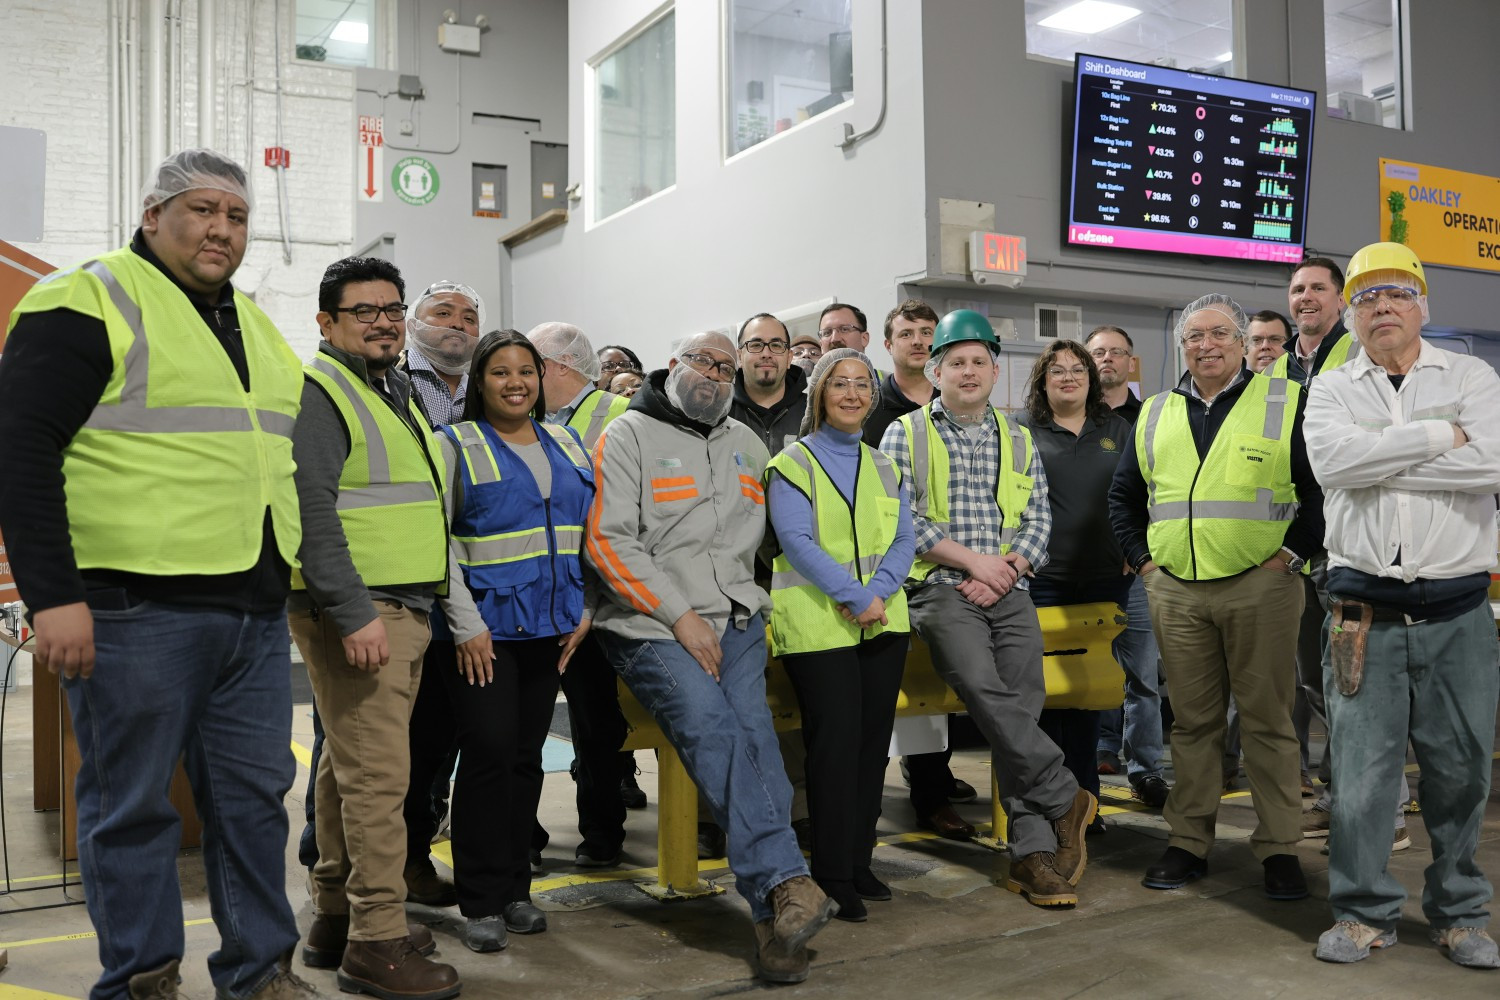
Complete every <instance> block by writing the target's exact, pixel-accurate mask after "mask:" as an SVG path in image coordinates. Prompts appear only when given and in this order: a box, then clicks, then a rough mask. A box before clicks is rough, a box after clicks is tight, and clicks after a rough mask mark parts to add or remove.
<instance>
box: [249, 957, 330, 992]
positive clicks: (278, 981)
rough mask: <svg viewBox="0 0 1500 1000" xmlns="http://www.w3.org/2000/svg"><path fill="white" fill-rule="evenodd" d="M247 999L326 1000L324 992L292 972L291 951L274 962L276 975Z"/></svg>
mask: <svg viewBox="0 0 1500 1000" xmlns="http://www.w3.org/2000/svg"><path fill="white" fill-rule="evenodd" d="M247 1000H327V994H326V993H319V992H318V989H317V987H315V986H313V984H312V983H309V982H308V981H307V980H305V979H303V978H301V977H299V976H298V975H296V974H295V973H294V972H292V953H291V952H290V951H288V952H287V953H286V954H285V955H282V956H281V958H280V959H279V960H278V961H277V962H276V975H274V976H272V977H271V978H270V979H268V980H267V981H266V982H265V983H264V984H263V985H262V986H261V988H260V989H258V990H256V991H255V992H254V993H252V994H250V996H249V997H248V998H247Z"/></svg>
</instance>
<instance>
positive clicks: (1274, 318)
mask: <svg viewBox="0 0 1500 1000" xmlns="http://www.w3.org/2000/svg"><path fill="white" fill-rule="evenodd" d="M1255 322H1261V323H1280V324H1281V328H1282V329H1283V330H1285V331H1286V342H1287V343H1288V344H1290V343H1291V342H1292V336H1293V334H1294V333H1295V332H1296V331H1294V330H1293V329H1292V321H1291V320H1289V319H1287V318H1286V317H1285V316H1283V315H1281V313H1279V312H1277V311H1276V310H1275V309H1262V310H1261V311H1260V312H1258V313H1256V314H1255V315H1254V316H1251V317H1250V318H1249V319H1247V320H1246V321H1245V329H1246V330H1247V331H1248V330H1249V329H1250V324H1251V323H1255Z"/></svg>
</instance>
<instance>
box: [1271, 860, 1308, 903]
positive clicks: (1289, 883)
mask: <svg viewBox="0 0 1500 1000" xmlns="http://www.w3.org/2000/svg"><path fill="white" fill-rule="evenodd" d="M1261 866H1262V867H1264V868H1265V870H1266V896H1267V898H1269V899H1280V900H1291V899H1306V898H1307V877H1306V876H1305V875H1303V874H1302V862H1301V861H1299V860H1297V855H1295V854H1273V855H1271V856H1270V857H1269V858H1267V859H1266V860H1264V861H1262V862H1261Z"/></svg>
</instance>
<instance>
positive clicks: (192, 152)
mask: <svg viewBox="0 0 1500 1000" xmlns="http://www.w3.org/2000/svg"><path fill="white" fill-rule="evenodd" d="M200 188H208V189H210V190H213V191H223V192H225V193H226V194H232V195H237V196H238V197H239V198H240V199H241V200H243V201H244V203H245V207H246V208H248V209H250V210H251V211H254V210H255V200H254V199H253V198H252V197H251V195H250V179H249V178H248V177H247V176H246V175H245V168H243V167H241V166H240V165H239V164H238V163H235V162H234V161H233V160H231V159H229V157H227V156H225V155H223V154H222V153H216V152H214V151H213V150H212V149H184V150H180V151H178V152H176V153H173V154H172V155H171V156H169V157H167V158H166V159H165V160H162V161H161V163H160V164H158V165H157V167H156V169H155V170H154V171H152V173H151V175H150V176H148V177H147V178H146V183H145V185H144V186H142V188H141V210H142V211H144V210H146V209H148V208H150V207H151V206H152V205H160V204H162V203H163V202H166V201H170V200H171V199H173V198H175V197H177V196H178V195H180V194H182V193H183V192H184V191H196V190H198V189H200Z"/></svg>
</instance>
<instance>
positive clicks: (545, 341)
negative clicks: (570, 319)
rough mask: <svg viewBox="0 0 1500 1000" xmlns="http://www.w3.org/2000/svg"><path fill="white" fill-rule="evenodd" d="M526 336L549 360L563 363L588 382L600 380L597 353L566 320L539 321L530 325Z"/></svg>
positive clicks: (587, 339) (580, 331)
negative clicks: (539, 322) (560, 321)
mask: <svg viewBox="0 0 1500 1000" xmlns="http://www.w3.org/2000/svg"><path fill="white" fill-rule="evenodd" d="M526 339H527V340H530V341H531V342H532V343H533V344H534V345H536V349H537V353H539V354H540V355H541V356H542V357H544V358H546V359H547V360H548V361H556V362H557V363H558V364H560V365H566V366H567V367H569V368H571V369H573V370H574V371H575V372H577V373H578V374H580V375H582V376H583V377H584V378H586V379H588V380H589V381H590V382H597V381H599V356H598V355H596V354H595V353H594V346H593V345H592V344H590V343H589V338H587V337H585V336H584V335H583V331H582V330H580V329H578V327H576V326H573V325H571V324H569V323H541V324H539V325H537V326H534V327H532V328H531V332H529V333H528V334H526Z"/></svg>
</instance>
